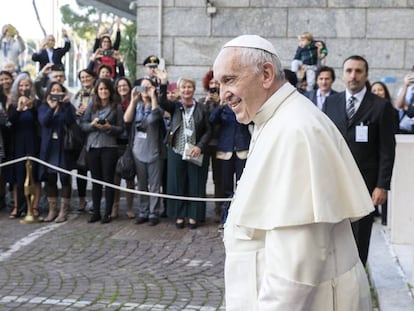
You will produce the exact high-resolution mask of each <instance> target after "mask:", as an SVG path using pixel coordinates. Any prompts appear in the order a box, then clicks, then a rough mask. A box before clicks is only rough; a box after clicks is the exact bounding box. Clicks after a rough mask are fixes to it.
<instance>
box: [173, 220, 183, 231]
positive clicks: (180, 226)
mask: <svg viewBox="0 0 414 311" xmlns="http://www.w3.org/2000/svg"><path fill="white" fill-rule="evenodd" d="M184 225H185V224H184V219H177V220H176V222H175V227H176V228H177V229H184Z"/></svg>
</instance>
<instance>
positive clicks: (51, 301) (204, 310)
mask: <svg viewBox="0 0 414 311" xmlns="http://www.w3.org/2000/svg"><path fill="white" fill-rule="evenodd" d="M10 302H29V303H34V304H37V305H54V306H72V307H86V306H93V305H94V304H95V303H94V301H86V300H81V301H75V302H74V299H57V298H47V297H24V296H22V297H18V296H5V297H2V298H0V303H10ZM97 303H99V304H101V303H103V304H104V305H105V306H106V307H107V308H110V307H121V308H122V309H124V308H125V309H131V310H134V309H136V308H138V309H144V310H148V308H159V309H160V310H171V309H170V308H172V309H173V310H174V308H175V306H171V305H170V306H168V305H162V304H139V303H134V302H126V303H124V304H122V303H119V302H113V303H106V302H100V301H98V302H97ZM177 310H178V309H177ZM185 310H200V311H216V310H225V308H224V307H220V308H219V309H217V307H208V306H196V305H187V306H186V307H185Z"/></svg>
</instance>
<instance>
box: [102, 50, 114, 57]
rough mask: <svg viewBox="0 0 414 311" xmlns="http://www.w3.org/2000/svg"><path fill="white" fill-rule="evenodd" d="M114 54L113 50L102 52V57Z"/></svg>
mask: <svg viewBox="0 0 414 311" xmlns="http://www.w3.org/2000/svg"><path fill="white" fill-rule="evenodd" d="M113 54H114V51H113V50H103V52H102V55H103V56H112V55H113Z"/></svg>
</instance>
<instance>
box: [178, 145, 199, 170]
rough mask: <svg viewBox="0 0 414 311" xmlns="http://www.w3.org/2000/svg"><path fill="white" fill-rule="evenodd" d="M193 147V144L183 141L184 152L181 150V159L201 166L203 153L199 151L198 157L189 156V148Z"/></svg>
mask: <svg viewBox="0 0 414 311" xmlns="http://www.w3.org/2000/svg"><path fill="white" fill-rule="evenodd" d="M193 148H194V145H193V144H190V143H185V146H184V152H183V160H185V161H188V162H190V163H193V164H195V165H197V166H203V158H204V156H203V154H202V153H201V154H200V155H199V156H198V157H192V156H190V152H191V149H193Z"/></svg>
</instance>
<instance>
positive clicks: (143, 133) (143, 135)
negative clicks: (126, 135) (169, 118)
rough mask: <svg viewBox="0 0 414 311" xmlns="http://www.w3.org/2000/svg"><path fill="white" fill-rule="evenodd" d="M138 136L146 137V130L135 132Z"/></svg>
mask: <svg viewBox="0 0 414 311" xmlns="http://www.w3.org/2000/svg"><path fill="white" fill-rule="evenodd" d="M137 136H138V138H141V139H147V133H146V132H137Z"/></svg>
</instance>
